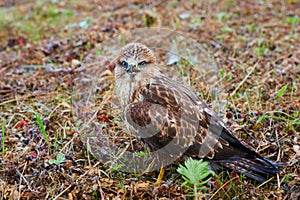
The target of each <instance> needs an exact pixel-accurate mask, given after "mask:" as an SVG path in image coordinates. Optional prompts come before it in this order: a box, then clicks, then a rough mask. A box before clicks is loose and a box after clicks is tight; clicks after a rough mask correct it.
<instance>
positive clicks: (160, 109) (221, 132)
mask: <svg viewBox="0 0 300 200" xmlns="http://www.w3.org/2000/svg"><path fill="white" fill-rule="evenodd" d="M114 71H115V79H116V88H115V91H116V94H117V95H118V99H119V101H120V104H121V107H122V109H124V117H125V121H126V124H127V127H128V129H129V130H130V132H131V133H133V134H135V135H136V136H138V137H140V138H141V139H142V140H143V141H144V142H145V143H147V144H148V145H149V146H150V148H151V149H152V151H157V150H162V152H163V153H164V154H166V155H169V156H170V157H173V158H179V157H181V156H188V157H193V158H198V159H205V160H208V161H209V162H210V163H211V165H212V166H221V167H225V168H228V169H231V170H236V171H237V172H239V173H242V174H245V175H246V176H248V177H250V178H253V179H255V180H258V181H264V180H265V179H266V178H267V177H268V176H273V175H275V174H276V173H277V172H279V171H280V170H279V169H278V168H277V167H276V166H275V165H274V164H272V163H271V162H270V161H268V160H267V159H265V158H263V157H262V156H260V155H259V154H258V153H256V152H254V151H253V150H250V149H249V148H248V147H246V146H245V145H244V144H242V143H241V142H240V141H239V140H238V139H237V138H236V137H234V136H233V134H232V132H231V131H230V130H229V128H228V127H227V126H226V125H225V124H224V123H223V122H222V120H221V119H220V118H219V117H218V116H217V115H216V114H215V113H214V112H213V111H212V110H210V109H209V108H208V106H207V105H206V104H205V103H204V102H203V101H202V100H201V99H200V98H199V97H198V96H197V95H195V94H194V93H193V92H192V91H190V90H189V89H188V88H187V87H185V86H183V85H182V84H180V83H179V82H176V81H174V80H172V79H170V78H168V77H166V76H165V75H164V74H162V73H161V72H160V69H159V67H158V64H157V62H156V58H155V55H154V52H153V51H152V50H151V49H149V48H148V47H146V46H145V45H143V44H139V43H130V44H128V45H126V46H125V47H123V48H122V49H121V50H120V53H119V55H118V57H117V59H116V61H115V68H114ZM165 147H167V148H165Z"/></svg>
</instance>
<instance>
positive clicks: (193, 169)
mask: <svg viewBox="0 0 300 200" xmlns="http://www.w3.org/2000/svg"><path fill="white" fill-rule="evenodd" d="M184 165H185V166H182V165H179V167H178V168H177V172H178V173H179V174H181V175H182V178H183V179H184V180H185V181H186V182H187V183H188V184H190V185H193V188H192V187H190V186H188V185H184V186H185V187H187V188H189V189H190V190H192V191H194V193H193V195H192V196H194V197H195V199H198V197H199V194H198V191H205V190H207V187H206V186H205V184H206V183H207V182H208V181H209V180H210V179H211V177H210V178H208V176H209V175H214V172H213V171H211V170H210V169H209V168H208V167H207V165H208V162H203V160H193V159H192V158H189V159H188V160H187V161H185V163H184Z"/></svg>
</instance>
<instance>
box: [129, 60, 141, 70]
mask: <svg viewBox="0 0 300 200" xmlns="http://www.w3.org/2000/svg"><path fill="white" fill-rule="evenodd" d="M128 69H129V71H130V72H138V71H140V70H139V68H138V65H137V63H136V62H134V61H131V62H130V63H129V65H128Z"/></svg>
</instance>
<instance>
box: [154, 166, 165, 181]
mask: <svg viewBox="0 0 300 200" xmlns="http://www.w3.org/2000/svg"><path fill="white" fill-rule="evenodd" d="M164 174H165V168H164V167H163V166H162V167H161V168H160V171H159V175H158V177H157V180H156V182H155V183H154V185H161V183H162V179H163V177H164Z"/></svg>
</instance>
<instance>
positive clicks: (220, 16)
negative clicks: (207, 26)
mask: <svg viewBox="0 0 300 200" xmlns="http://www.w3.org/2000/svg"><path fill="white" fill-rule="evenodd" d="M217 18H218V20H219V21H220V22H224V21H226V19H227V18H228V15H227V13H226V12H220V13H218V14H217Z"/></svg>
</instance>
